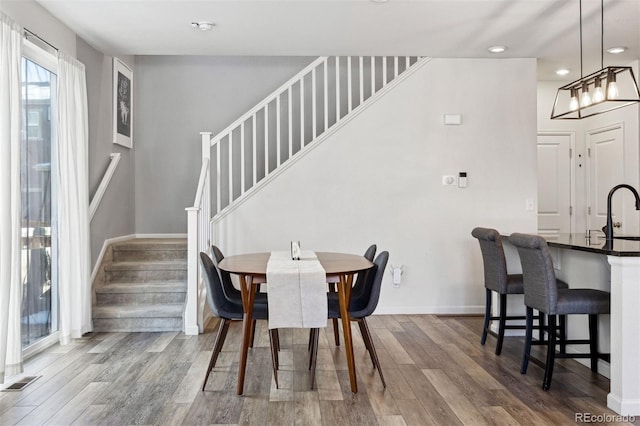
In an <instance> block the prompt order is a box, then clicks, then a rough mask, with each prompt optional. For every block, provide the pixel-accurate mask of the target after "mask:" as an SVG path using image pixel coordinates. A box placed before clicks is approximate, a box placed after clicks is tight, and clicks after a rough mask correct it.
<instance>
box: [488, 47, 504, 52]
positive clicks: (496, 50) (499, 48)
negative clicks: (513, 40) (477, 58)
mask: <svg viewBox="0 0 640 426" xmlns="http://www.w3.org/2000/svg"><path fill="white" fill-rule="evenodd" d="M487 50H488V51H489V52H491V53H501V52H504V51H505V50H507V46H491V47H490V48H488V49H487Z"/></svg>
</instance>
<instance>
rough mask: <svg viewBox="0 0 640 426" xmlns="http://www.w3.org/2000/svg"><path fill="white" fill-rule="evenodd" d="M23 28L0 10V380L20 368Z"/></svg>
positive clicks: (0, 381) (20, 370)
mask: <svg viewBox="0 0 640 426" xmlns="http://www.w3.org/2000/svg"><path fill="white" fill-rule="evenodd" d="M21 47H22V29H21V28H20V27H19V26H18V25H17V24H16V23H14V22H13V21H12V20H11V19H10V18H9V17H7V16H6V15H4V14H3V13H2V12H0V170H1V172H0V383H4V378H5V375H6V376H11V375H13V374H17V373H21V372H22V343H21V339H20V310H21V306H22V287H21V279H20V275H21V274H20V254H21V253H20V247H21V235H20V233H21V226H20V99H21V92H20V61H21V58H22V53H21Z"/></svg>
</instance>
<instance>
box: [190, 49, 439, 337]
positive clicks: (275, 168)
mask: <svg viewBox="0 0 640 426" xmlns="http://www.w3.org/2000/svg"><path fill="white" fill-rule="evenodd" d="M429 60H430V58H422V57H417V56H402V57H399V56H393V57H387V56H383V57H375V56H371V57H364V56H358V57H352V56H347V57H339V56H333V57H326V56H322V57H319V58H318V59H316V60H315V61H313V62H312V63H311V64H309V65H308V66H307V67H305V68H304V69H303V70H302V71H300V72H299V73H298V74H296V75H295V76H294V77H293V78H291V79H290V80H289V81H287V82H286V83H284V84H283V85H282V86H280V88H278V89H277V90H275V91H274V92H273V93H271V94H270V95H269V96H267V97H266V98H265V99H264V100H262V102H260V103H258V104H257V105H256V106H254V107H253V108H251V109H250V110H249V111H247V113H245V114H244V115H242V116H241V117H240V118H238V119H237V120H236V121H234V122H233V123H231V124H230V125H229V126H227V127H226V128H225V129H224V130H222V131H221V132H219V133H218V134H216V135H215V136H213V137H211V133H208V132H203V133H201V136H202V170H201V173H200V180H199V181H198V190H197V193H196V199H195V203H194V205H193V207H189V208H187V209H186V210H187V212H188V238H189V242H188V252H189V254H188V262H189V265H188V268H189V272H188V275H189V283H188V286H189V289H188V291H187V307H186V309H185V333H187V334H192V333H195V332H196V331H195V330H196V329H199V330H200V331H201V330H202V327H203V322H204V318H203V316H204V314H203V312H204V299H205V298H204V297H202V295H203V294H204V293H203V291H204V289H203V286H202V277H201V273H200V271H199V270H200V268H199V266H198V262H199V261H198V256H199V254H198V253H199V252H200V251H209V250H210V244H211V241H212V238H213V237H212V235H211V229H212V227H211V223H212V220H213V218H214V217H215V218H216V219H219V218H221V217H223V216H225V215H226V214H228V213H229V212H230V211H231V210H232V209H233V208H235V207H236V206H237V205H238V204H239V202H240V201H242V200H245V199H247V197H248V196H249V195H250V194H251V193H254V192H255V191H256V190H257V189H258V188H259V187H261V186H263V185H264V184H266V183H267V182H268V181H269V180H271V179H272V178H273V177H274V176H276V175H277V174H279V173H282V171H283V170H284V169H286V168H287V167H288V166H289V165H290V164H292V161H290V160H292V159H293V158H296V157H300V156H301V155H300V154H303V153H306V152H308V150H309V149H311V148H312V147H313V146H315V145H317V143H315V144H312V142H319V139H322V138H326V137H328V135H330V134H332V133H333V132H334V131H335V130H336V129H337V128H339V127H341V125H343V124H344V123H345V122H346V121H347V120H346V118H347V117H353V116H355V115H357V114H356V113H359V111H361V110H362V109H363V108H364V107H365V106H366V105H367V104H369V102H367V101H370V100H373V99H374V98H377V97H379V96H381V95H382V94H383V93H385V92H387V91H388V90H390V89H391V88H392V86H393V85H395V84H397V83H398V82H399V81H400V80H401V79H398V78H397V77H399V76H401V75H402V77H406V76H408V75H410V74H411V73H412V72H413V71H414V70H415V69H417V68H419V67H418V66H416V65H422V64H424V63H426V62H428V61H429ZM210 169H211V170H210ZM211 212H213V215H211V214H210V213H211ZM200 238H201V239H202V240H201V239H200ZM192 239H194V240H193V241H192ZM196 325H197V326H196Z"/></svg>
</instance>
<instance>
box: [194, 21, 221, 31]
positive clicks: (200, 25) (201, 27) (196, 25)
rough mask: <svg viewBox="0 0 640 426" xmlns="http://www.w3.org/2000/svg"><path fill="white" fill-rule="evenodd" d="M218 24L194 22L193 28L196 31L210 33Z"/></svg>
mask: <svg viewBox="0 0 640 426" xmlns="http://www.w3.org/2000/svg"><path fill="white" fill-rule="evenodd" d="M215 25H216V24H214V23H213V22H205V21H202V22H192V23H191V26H192V27H193V28H194V29H197V30H200V31H210V30H211V29H212V28H213V27H215Z"/></svg>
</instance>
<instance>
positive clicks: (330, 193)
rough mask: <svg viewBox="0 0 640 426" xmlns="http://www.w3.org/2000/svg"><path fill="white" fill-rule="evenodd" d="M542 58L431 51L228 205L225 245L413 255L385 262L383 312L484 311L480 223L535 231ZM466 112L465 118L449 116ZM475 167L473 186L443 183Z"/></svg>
mask: <svg viewBox="0 0 640 426" xmlns="http://www.w3.org/2000/svg"><path fill="white" fill-rule="evenodd" d="M535 67H536V64H535V60H530V59H515V60H499V61H498V60H471V59H468V60H467V59H459V60H458V59H434V60H432V61H431V62H430V63H428V64H427V65H426V66H424V67H423V68H422V69H420V70H418V71H417V72H416V73H415V74H414V75H412V76H411V77H410V78H409V79H408V80H406V81H404V82H403V83H402V84H400V85H399V86H398V87H397V88H396V89H395V90H393V91H392V92H390V93H389V94H387V95H386V96H385V97H384V98H382V99H381V100H380V101H379V102H378V103H376V104H375V105H373V106H371V107H370V108H369V109H368V110H367V111H366V113H364V114H361V115H359V116H358V117H357V118H356V119H355V120H353V121H352V122H350V123H349V124H347V125H346V126H345V127H344V128H343V129H342V130H341V131H340V132H338V133H336V134H335V135H333V136H332V137H330V138H329V139H328V140H326V141H325V142H323V143H322V144H321V145H320V146H318V147H317V148H316V149H314V150H313V151H312V152H311V153H309V154H308V155H306V156H305V157H304V158H302V159H301V160H300V161H299V162H297V163H296V164H294V165H293V166H292V167H291V168H290V169H289V170H287V172H286V173H284V174H282V175H280V176H278V177H277V178H276V179H274V180H273V181H272V182H271V183H270V184H269V185H267V186H266V187H265V188H264V189H262V190H261V191H259V192H258V193H257V194H256V195H254V196H253V197H251V198H250V199H249V200H247V201H246V202H245V203H244V204H242V205H241V206H240V207H239V208H238V209H237V210H235V211H234V213H233V214H231V215H229V216H227V217H225V218H224V219H222V221H221V222H220V223H219V224H218V225H217V227H216V231H215V232H216V236H215V237H214V240H215V241H216V243H218V244H219V245H220V246H221V248H222V250H223V251H224V252H225V254H234V253H242V252H250V251H265V250H272V249H280V250H286V249H288V245H289V241H290V240H300V241H301V244H302V247H303V248H304V249H313V250H317V251H344V252H352V253H361V252H363V251H364V250H365V249H366V247H367V246H368V245H369V244H371V243H377V244H378V249H379V251H381V250H388V251H389V252H390V263H391V264H393V265H396V266H397V265H401V264H402V265H404V268H405V273H404V275H403V282H402V285H401V287H400V288H397V289H396V288H391V284H390V275H389V274H387V275H386V277H385V281H384V284H383V292H382V296H381V300H380V304H379V307H378V311H377V312H379V313H383V312H388V313H391V312H394V313H436V312H443V313H456V312H461V313H466V312H481V311H482V309H483V308H482V307H483V306H484V286H483V273H482V265H481V257H480V250H479V248H478V244H477V241H476V240H475V239H473V238H472V237H471V235H470V233H471V229H473V227H475V226H491V227H495V228H497V229H499V230H500V231H502V232H506V233H510V232H514V231H522V232H533V231H535V230H536V214H535V212H529V211H526V210H525V200H526V199H527V198H536V185H537V183H536V127H537V125H536V71H535ZM444 113H460V114H462V116H463V124H462V125H461V126H444V125H443V123H442V121H443V114H444ZM460 171H466V172H467V173H468V176H469V186H468V187H467V188H466V189H460V188H457V187H453V186H443V185H442V183H441V181H442V175H443V174H457V173H458V172H460Z"/></svg>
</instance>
